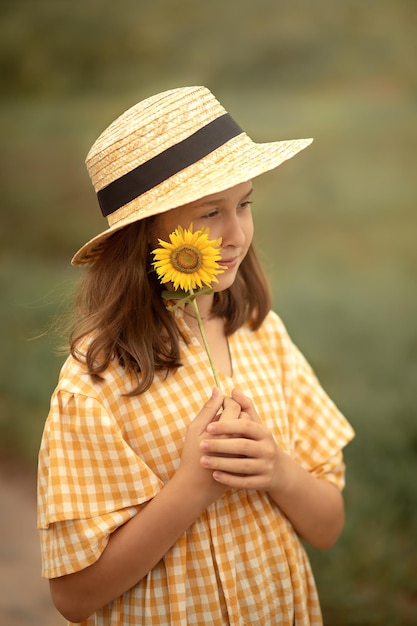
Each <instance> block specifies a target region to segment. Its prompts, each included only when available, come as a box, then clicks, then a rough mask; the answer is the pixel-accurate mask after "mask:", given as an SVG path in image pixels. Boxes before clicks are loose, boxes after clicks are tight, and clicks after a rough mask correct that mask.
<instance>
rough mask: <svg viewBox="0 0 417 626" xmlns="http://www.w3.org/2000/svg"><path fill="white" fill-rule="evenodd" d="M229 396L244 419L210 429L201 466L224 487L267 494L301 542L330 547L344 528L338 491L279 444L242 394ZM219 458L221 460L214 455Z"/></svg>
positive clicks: (341, 504)
mask: <svg viewBox="0 0 417 626" xmlns="http://www.w3.org/2000/svg"><path fill="white" fill-rule="evenodd" d="M233 398H234V399H235V400H236V401H237V402H239V404H240V406H241V407H242V417H243V419H239V420H235V421H233V422H231V421H226V420H224V421H221V422H217V423H214V422H213V423H212V424H210V425H209V426H208V428H207V430H208V432H209V433H210V435H212V438H211V439H208V438H207V439H204V440H203V441H202V442H201V444H200V445H201V448H202V450H203V452H204V453H205V454H204V456H203V457H202V459H201V463H202V465H203V467H206V468H208V469H210V470H212V471H213V478H214V479H215V480H217V481H219V482H221V483H223V484H224V485H227V486H228V487H233V488H235V489H257V490H261V491H266V492H268V494H269V495H270V497H271V498H272V500H273V501H274V502H275V503H276V504H277V505H278V506H279V508H280V509H281V511H282V512H283V513H284V514H285V515H286V516H287V517H288V519H289V520H290V521H291V523H292V525H293V526H294V528H295V530H296V531H297V533H298V534H299V535H300V536H301V537H302V538H303V539H305V540H306V541H308V542H309V543H310V544H312V545H313V546H315V547H317V548H320V549H327V548H330V547H331V546H332V545H333V544H334V543H335V542H336V540H337V538H338V536H339V534H340V532H341V530H342V528H343V524H344V505H343V498H342V495H341V493H340V491H339V490H338V489H337V487H335V486H334V485H332V484H331V483H329V482H327V481H326V480H324V479H321V478H317V477H315V476H313V475H312V474H310V473H309V472H308V471H306V470H305V469H304V468H302V467H301V466H300V465H299V464H298V463H297V462H296V461H295V460H294V459H292V458H291V457H290V456H289V455H288V454H286V453H285V452H284V451H283V450H281V449H280V448H279V447H278V446H277V444H276V442H275V441H274V439H273V437H272V435H271V433H270V432H269V431H268V430H267V429H266V428H265V427H264V426H263V425H262V423H261V422H260V419H259V417H258V415H257V414H256V411H255V409H254V407H253V405H252V403H251V401H250V400H249V399H248V398H246V397H245V396H244V395H243V394H242V392H240V391H238V390H235V391H234V392H233ZM245 418H246V419H245ZM218 436H220V437H221V438H220V437H218ZM225 437H226V438H225ZM218 454H221V455H222V456H213V455H218Z"/></svg>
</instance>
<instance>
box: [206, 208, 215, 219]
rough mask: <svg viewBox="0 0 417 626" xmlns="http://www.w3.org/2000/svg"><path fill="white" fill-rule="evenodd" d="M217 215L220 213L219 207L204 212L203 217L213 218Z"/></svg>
mask: <svg viewBox="0 0 417 626" xmlns="http://www.w3.org/2000/svg"><path fill="white" fill-rule="evenodd" d="M217 215H219V211H218V209H213V210H212V211H209V213H204V215H203V216H202V217H203V218H204V219H213V218H214V217H217Z"/></svg>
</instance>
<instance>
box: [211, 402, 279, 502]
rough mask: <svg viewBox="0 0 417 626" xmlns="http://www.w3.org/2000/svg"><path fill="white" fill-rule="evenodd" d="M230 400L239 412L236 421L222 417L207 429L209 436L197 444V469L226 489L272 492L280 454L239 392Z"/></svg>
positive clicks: (249, 404)
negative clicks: (205, 470) (198, 459)
mask: <svg viewBox="0 0 417 626" xmlns="http://www.w3.org/2000/svg"><path fill="white" fill-rule="evenodd" d="M232 399H233V400H234V401H235V402H236V403H237V404H239V406H240V408H241V412H240V416H239V419H237V420H236V419H233V420H228V419H226V418H225V417H223V416H222V419H221V420H219V421H217V422H211V423H209V424H208V425H207V433H208V435H209V436H206V437H204V438H203V440H202V441H201V443H200V448H201V450H202V452H203V456H202V457H201V465H202V466H203V467H204V468H206V469H209V470H210V471H211V472H212V476H213V478H214V480H216V481H218V482H219V483H221V484H222V485H227V487H232V488H234V489H256V490H261V491H269V490H270V489H273V488H276V486H277V485H278V479H279V470H278V466H279V460H280V450H279V449H278V446H277V444H276V443H275V440H274V438H273V436H272V434H271V433H270V431H269V430H268V429H267V428H265V426H264V425H263V424H262V423H261V420H260V419H259V416H258V414H257V413H256V410H255V408H254V406H253V403H252V401H251V400H250V399H249V398H247V397H246V396H245V395H244V394H243V393H242V392H241V391H240V390H234V391H233V393H232Z"/></svg>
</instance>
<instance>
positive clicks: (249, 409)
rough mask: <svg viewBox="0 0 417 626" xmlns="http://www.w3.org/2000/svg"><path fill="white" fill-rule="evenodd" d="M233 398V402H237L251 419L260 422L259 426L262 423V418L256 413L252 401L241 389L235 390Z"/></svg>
mask: <svg viewBox="0 0 417 626" xmlns="http://www.w3.org/2000/svg"><path fill="white" fill-rule="evenodd" d="M232 398H233V400H235V402H237V403H238V404H239V406H240V408H241V410H242V411H244V412H245V413H246V415H247V416H249V419H251V420H252V421H254V422H258V423H259V424H260V423H261V420H260V417H259V415H258V413H257V412H256V409H255V407H254V405H253V402H252V400H251V399H250V398H248V396H245V394H244V393H243V391H242V390H241V389H239V388H237V387H236V388H235V389H233V391H232Z"/></svg>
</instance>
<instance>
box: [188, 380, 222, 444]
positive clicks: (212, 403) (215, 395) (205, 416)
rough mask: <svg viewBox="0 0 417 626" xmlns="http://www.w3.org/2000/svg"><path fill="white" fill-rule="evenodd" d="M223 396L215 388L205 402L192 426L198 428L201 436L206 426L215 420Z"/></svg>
mask: <svg viewBox="0 0 417 626" xmlns="http://www.w3.org/2000/svg"><path fill="white" fill-rule="evenodd" d="M223 401H224V396H223V394H222V393H221V392H220V390H219V389H217V388H216V387H215V388H214V389H213V392H212V394H211V397H210V398H209V399H208V400H207V402H206V403H205V405H204V406H203V408H202V409H201V411H200V412H199V413H198V415H197V417H196V418H195V420H194V421H193V424H195V425H196V426H198V428H199V432H200V434H202V433H203V432H204V431H205V430H206V428H207V426H208V425H209V424H210V423H211V422H213V420H215V419H216V416H217V413H218V411H219V410H220V409H221V407H222V404H223Z"/></svg>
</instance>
